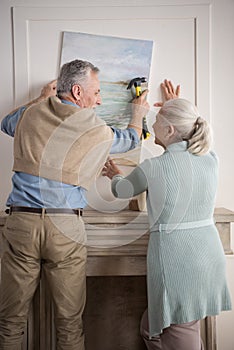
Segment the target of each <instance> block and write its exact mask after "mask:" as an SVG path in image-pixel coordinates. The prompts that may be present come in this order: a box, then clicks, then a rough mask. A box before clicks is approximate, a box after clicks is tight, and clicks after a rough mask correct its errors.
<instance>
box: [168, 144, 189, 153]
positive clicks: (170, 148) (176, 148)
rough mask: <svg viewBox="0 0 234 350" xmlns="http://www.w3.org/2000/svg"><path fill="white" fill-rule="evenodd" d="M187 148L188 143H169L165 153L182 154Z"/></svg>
mask: <svg viewBox="0 0 234 350" xmlns="http://www.w3.org/2000/svg"><path fill="white" fill-rule="evenodd" d="M187 148H188V141H181V142H176V143H171V144H170V145H168V146H167V151H170V152H171V151H172V152H175V151H176V152H183V151H186V150H187Z"/></svg>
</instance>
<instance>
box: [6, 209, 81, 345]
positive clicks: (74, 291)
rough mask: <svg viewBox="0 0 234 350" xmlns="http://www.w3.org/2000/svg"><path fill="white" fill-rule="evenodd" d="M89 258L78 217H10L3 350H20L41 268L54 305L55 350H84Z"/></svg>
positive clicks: (37, 215) (7, 222)
mask: <svg viewBox="0 0 234 350" xmlns="http://www.w3.org/2000/svg"><path fill="white" fill-rule="evenodd" d="M86 259H87V253H86V247H85V230H84V223H83V221H82V219H81V218H80V217H78V216H76V215H67V214H66V215H65V214H53V215H52V214H50V215H41V214H32V213H19V212H17V213H12V214H11V215H10V216H9V217H8V218H7V221H6V225H5V229H4V252H3V258H2V262H1V265H2V268H1V284H0V296H1V299H0V349H1V350H19V349H21V342H22V338H23V331H24V328H25V325H26V321H27V316H28V311H29V306H30V302H31V300H32V298H33V295H34V293H35V290H36V288H37V286H38V283H39V280H40V274H41V268H43V269H44V274H45V277H46V279H47V283H48V286H49V288H50V291H51V295H52V298H53V301H54V305H55V326H56V335H57V349H58V350H84V334H83V324H82V313H83V310H84V306H85V298H86V271H85V267H86ZM45 350H49V349H45Z"/></svg>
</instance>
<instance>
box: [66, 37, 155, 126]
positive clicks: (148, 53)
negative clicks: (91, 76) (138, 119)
mask: <svg viewBox="0 0 234 350" xmlns="http://www.w3.org/2000/svg"><path fill="white" fill-rule="evenodd" d="M152 50H153V41H150V40H138V39H128V38H127V39H126V38H119V37H113V36H103V35H94V34H87V33H79V32H78V33H76V32H64V33H63V43H62V53H61V65H62V64H64V63H66V62H69V61H72V60H74V59H81V60H85V61H90V62H91V63H92V64H94V65H95V66H97V67H98V68H99V69H100V73H99V78H100V85H101V97H102V104H101V105H100V106H98V107H97V108H96V111H97V114H98V116H99V117H101V118H102V119H104V120H105V122H106V123H107V124H108V125H111V126H115V127H117V128H121V129H122V128H126V126H127V124H128V122H129V120H130V115H131V108H130V106H129V102H130V101H131V99H132V93H131V89H130V90H127V86H128V83H129V82H130V80H132V79H133V78H136V77H146V79H147V81H148V79H149V74H150V66H151V58H152Z"/></svg>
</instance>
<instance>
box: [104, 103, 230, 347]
mask: <svg viewBox="0 0 234 350" xmlns="http://www.w3.org/2000/svg"><path fill="white" fill-rule="evenodd" d="M153 130H154V133H155V143H156V144H158V145H161V146H162V147H163V148H164V150H165V151H164V153H163V154H162V155H161V156H158V157H154V158H151V159H147V160H145V161H143V162H142V163H141V164H140V165H139V166H137V167H136V168H135V169H134V170H133V171H132V173H131V174H129V175H128V176H126V177H124V176H123V174H122V173H121V171H120V170H119V168H118V167H117V166H116V165H115V164H114V162H113V161H112V160H109V161H108V162H107V163H106V164H105V167H104V169H103V174H104V175H105V176H108V177H109V178H110V179H112V183H111V186H112V192H113V194H114V195H115V196H116V197H119V198H130V197H133V196H136V195H137V194H139V193H141V192H143V191H147V210H148V220H149V231H150V236H149V245H148V252H147V288H148V309H147V310H146V311H145V313H144V314H143V317H142V320H141V335H142V337H143V339H144V341H145V344H146V346H147V349H150V350H156V349H162V350H188V349H189V350H200V349H202V348H203V345H202V342H201V339H200V320H201V319H203V318H205V317H206V316H210V315H218V314H219V313H220V312H221V311H222V310H230V309H231V301H230V296H229V291H228V288H227V283H226V277H225V255H224V251H223V248H222V244H221V241H220V238H219V234H218V232H217V229H216V226H215V223H214V221H213V212H214V205H215V196H216V190H217V179H218V159H217V156H216V154H215V153H214V152H212V151H210V143H211V136H210V134H211V132H210V126H209V125H208V123H207V122H206V121H205V120H204V119H203V118H201V117H200V115H199V112H198V110H197V108H196V107H195V106H194V105H193V104H192V103H190V102H189V101H187V100H185V99H181V98H175V99H171V100H168V101H166V102H165V103H164V104H163V105H162V107H161V108H160V110H159V113H158V114H157V116H156V121H155V123H154V124H153Z"/></svg>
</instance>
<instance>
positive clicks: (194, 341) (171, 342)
mask: <svg viewBox="0 0 234 350" xmlns="http://www.w3.org/2000/svg"><path fill="white" fill-rule="evenodd" d="M140 332H141V336H142V338H143V340H144V342H145V344H146V347H147V349H148V350H204V348H203V344H202V341H201V338H200V321H193V322H189V323H183V324H172V325H171V326H170V327H168V328H165V329H164V330H163V333H162V334H160V335H158V336H156V337H152V338H151V339H149V323H148V310H146V311H145V312H144V314H143V316H142V319H141V328H140Z"/></svg>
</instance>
